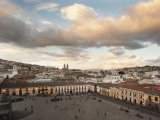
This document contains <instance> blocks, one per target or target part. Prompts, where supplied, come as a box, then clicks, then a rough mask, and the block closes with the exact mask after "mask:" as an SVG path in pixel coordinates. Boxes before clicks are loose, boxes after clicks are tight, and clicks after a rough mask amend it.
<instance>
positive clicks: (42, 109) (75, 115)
mask: <svg viewBox="0 0 160 120" xmlns="http://www.w3.org/2000/svg"><path fill="white" fill-rule="evenodd" d="M62 98H63V100H62V101H57V102H51V97H44V98H42V97H36V98H34V99H33V100H32V98H27V99H25V101H22V102H17V103H14V104H13V109H14V110H18V109H19V110H20V109H25V107H26V108H27V110H30V109H31V105H33V110H34V113H33V114H32V115H30V116H28V117H25V118H23V119H22V120H139V119H141V120H150V117H151V120H159V119H160V118H158V117H156V116H152V115H150V114H146V113H139V114H141V115H142V116H143V118H138V117H137V116H136V114H137V113H138V112H137V111H136V110H131V109H129V113H126V112H124V111H122V110H119V105H118V104H116V103H112V102H109V101H106V100H102V99H101V100H102V101H99V100H100V98H96V99H93V96H90V97H87V96H85V95H83V96H71V99H69V96H63V97H62ZM123 108H125V107H123ZM125 109H127V108H125Z"/></svg>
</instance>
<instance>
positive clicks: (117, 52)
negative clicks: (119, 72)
mask: <svg viewBox="0 0 160 120" xmlns="http://www.w3.org/2000/svg"><path fill="white" fill-rule="evenodd" d="M109 52H111V53H112V54H114V55H116V56H120V55H123V54H124V53H125V51H124V48H122V47H112V48H110V49H109Z"/></svg>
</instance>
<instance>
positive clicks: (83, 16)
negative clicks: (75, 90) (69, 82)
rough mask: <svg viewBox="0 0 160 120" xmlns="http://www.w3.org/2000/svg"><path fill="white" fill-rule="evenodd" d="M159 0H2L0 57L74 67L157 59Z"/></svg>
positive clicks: (123, 64)
mask: <svg viewBox="0 0 160 120" xmlns="http://www.w3.org/2000/svg"><path fill="white" fill-rule="evenodd" d="M159 11H160V0H0V58H1V59H6V60H12V61H18V62H24V63H30V64H38V65H45V66H54V67H59V68H62V67H63V64H69V67H70V68H75V69H114V68H124V67H134V66H144V65H160V54H159V53H160V47H159V46H160V34H159V33H160V12H159Z"/></svg>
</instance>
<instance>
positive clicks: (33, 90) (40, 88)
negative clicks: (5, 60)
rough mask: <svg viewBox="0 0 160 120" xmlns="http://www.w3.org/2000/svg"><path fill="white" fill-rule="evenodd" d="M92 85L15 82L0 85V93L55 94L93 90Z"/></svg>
mask: <svg viewBox="0 0 160 120" xmlns="http://www.w3.org/2000/svg"><path fill="white" fill-rule="evenodd" d="M93 88H94V86H92V85H89V84H83V83H69V82H67V83H39V84H37V83H36V84H34V83H20V84H18V83H16V84H8V85H3V86H0V93H4V94H8V95H14V96H15V95H40V94H46V95H55V94H71V93H73V94H75V93H86V92H90V91H91V92H93V90H94V89H93Z"/></svg>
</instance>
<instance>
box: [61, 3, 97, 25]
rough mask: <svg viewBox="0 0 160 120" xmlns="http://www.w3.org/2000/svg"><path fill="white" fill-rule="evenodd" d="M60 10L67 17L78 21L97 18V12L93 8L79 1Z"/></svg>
mask: <svg viewBox="0 0 160 120" xmlns="http://www.w3.org/2000/svg"><path fill="white" fill-rule="evenodd" d="M60 11H61V13H62V16H64V17H65V18H66V19H68V20H71V21H76V22H77V21H79V20H80V21H84V22H87V20H89V19H95V18H96V14H97V13H96V12H95V11H94V9H93V8H91V7H88V6H85V5H83V4H77V3H76V4H73V5H71V6H67V7H64V8H62V9H61V10H60Z"/></svg>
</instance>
